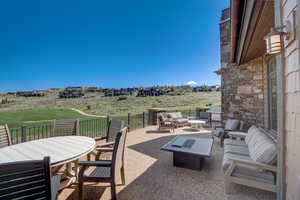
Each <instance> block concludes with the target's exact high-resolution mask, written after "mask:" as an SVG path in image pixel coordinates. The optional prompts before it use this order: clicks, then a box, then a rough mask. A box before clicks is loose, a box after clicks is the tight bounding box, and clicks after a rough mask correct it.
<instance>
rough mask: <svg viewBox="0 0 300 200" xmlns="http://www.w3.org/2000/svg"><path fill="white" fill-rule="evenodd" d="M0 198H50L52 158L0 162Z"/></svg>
mask: <svg viewBox="0 0 300 200" xmlns="http://www.w3.org/2000/svg"><path fill="white" fill-rule="evenodd" d="M0 199H8V200H9V199H49V200H50V199H51V172H50V158H49V157H45V158H44V160H33V161H18V162H11V163H5V164H0Z"/></svg>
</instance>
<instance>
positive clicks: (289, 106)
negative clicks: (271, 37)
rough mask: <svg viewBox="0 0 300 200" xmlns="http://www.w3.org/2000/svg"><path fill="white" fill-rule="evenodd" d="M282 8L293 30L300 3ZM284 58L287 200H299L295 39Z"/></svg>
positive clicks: (299, 77) (290, 0) (287, 0)
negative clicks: (296, 11)
mask: <svg viewBox="0 0 300 200" xmlns="http://www.w3.org/2000/svg"><path fill="white" fill-rule="evenodd" d="M281 6H282V7H281V12H282V13H281V16H282V22H284V21H285V20H287V19H288V20H289V21H291V23H292V27H293V24H294V19H293V15H294V12H293V11H294V10H296V6H297V0H282V1H281ZM298 9H299V8H298ZM298 12H299V10H298ZM298 14H299V13H298ZM292 37H293V36H292ZM297 37H298V36H297ZM284 58H285V59H284V61H283V62H284V65H283V66H284V69H283V70H284V84H285V88H284V97H285V127H284V134H285V142H286V144H285V145H286V148H285V149H286V153H285V165H286V184H287V185H286V197H287V199H288V200H294V199H300V194H299V193H300V191H299V190H300V67H299V49H298V41H297V40H296V39H295V40H294V39H293V38H292V39H291V40H290V41H285V51H284Z"/></svg>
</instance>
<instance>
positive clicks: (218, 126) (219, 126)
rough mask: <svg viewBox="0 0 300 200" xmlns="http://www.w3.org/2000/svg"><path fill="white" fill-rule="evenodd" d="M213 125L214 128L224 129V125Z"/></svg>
mask: <svg viewBox="0 0 300 200" xmlns="http://www.w3.org/2000/svg"><path fill="white" fill-rule="evenodd" d="M214 127H215V129H217V128H222V129H224V126H221V125H217V126H214Z"/></svg>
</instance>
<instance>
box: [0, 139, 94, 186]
mask: <svg viewBox="0 0 300 200" xmlns="http://www.w3.org/2000/svg"><path fill="white" fill-rule="evenodd" d="M95 145H96V142H95V140H94V139H92V138H89V137H84V136H59V137H51V138H45V139H39V140H33V141H29V142H24V143H20V144H15V145H11V146H8V147H4V148H1V149H0V164H1V163H8V162H16V161H23V160H42V159H43V158H44V157H45V156H49V157H50V165H51V167H52V171H53V173H56V172H57V171H58V169H60V166H62V165H64V164H67V165H66V166H67V168H66V171H65V175H66V180H65V181H63V182H62V183H61V187H60V189H63V188H65V187H67V186H69V185H70V184H72V183H74V182H76V180H77V175H78V166H77V163H78V160H79V158H81V157H83V156H85V155H87V154H88V153H90V152H92V151H93V150H94V148H95ZM71 162H74V163H75V170H72V167H71Z"/></svg>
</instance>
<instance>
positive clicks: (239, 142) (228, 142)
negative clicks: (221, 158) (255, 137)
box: [224, 139, 248, 148]
mask: <svg viewBox="0 0 300 200" xmlns="http://www.w3.org/2000/svg"><path fill="white" fill-rule="evenodd" d="M226 145H235V146H244V147H247V148H248V145H247V144H246V143H245V141H242V140H234V139H225V140H224V146H226Z"/></svg>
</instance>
